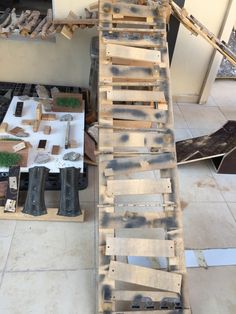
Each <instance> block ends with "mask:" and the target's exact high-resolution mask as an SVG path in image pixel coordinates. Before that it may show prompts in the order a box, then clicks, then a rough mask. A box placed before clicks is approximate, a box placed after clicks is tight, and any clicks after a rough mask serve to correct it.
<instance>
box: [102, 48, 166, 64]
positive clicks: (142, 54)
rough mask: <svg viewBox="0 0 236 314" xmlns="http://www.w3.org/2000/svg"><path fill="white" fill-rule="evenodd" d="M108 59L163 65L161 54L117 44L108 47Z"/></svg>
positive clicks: (156, 51)
mask: <svg viewBox="0 0 236 314" xmlns="http://www.w3.org/2000/svg"><path fill="white" fill-rule="evenodd" d="M106 56H107V58H121V59H131V60H136V61H144V62H150V63H153V64H158V63H161V52H160V51H158V50H149V49H145V48H134V47H127V46H121V45H115V44H107V45H106Z"/></svg>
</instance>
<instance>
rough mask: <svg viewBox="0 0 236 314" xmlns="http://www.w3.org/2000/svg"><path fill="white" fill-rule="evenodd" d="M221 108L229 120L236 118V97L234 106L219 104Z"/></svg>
mask: <svg viewBox="0 0 236 314" xmlns="http://www.w3.org/2000/svg"><path fill="white" fill-rule="evenodd" d="M235 88H236V86H235ZM235 97H236V96H235ZM219 108H220V110H221V112H222V113H223V115H224V116H225V118H226V119H227V120H236V98H235V105H234V106H219Z"/></svg>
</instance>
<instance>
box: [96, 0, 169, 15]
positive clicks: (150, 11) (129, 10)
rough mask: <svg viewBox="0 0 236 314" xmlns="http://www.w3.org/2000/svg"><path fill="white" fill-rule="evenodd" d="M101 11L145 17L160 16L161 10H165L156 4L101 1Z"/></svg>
mask: <svg viewBox="0 0 236 314" xmlns="http://www.w3.org/2000/svg"><path fill="white" fill-rule="evenodd" d="M108 10H109V11H108ZM102 11H103V12H105V13H112V14H115V15H116V16H117V15H119V16H132V17H145V18H147V17H153V18H157V17H158V16H160V13H161V12H162V13H163V12H165V10H163V8H161V6H158V5H157V4H156V5H153V6H146V5H137V4H133V3H128V4H126V3H124V2H122V3H119V2H118V3H114V4H111V3H110V2H108V1H107V2H104V3H103V6H102Z"/></svg>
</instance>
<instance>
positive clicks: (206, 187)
mask: <svg viewBox="0 0 236 314" xmlns="http://www.w3.org/2000/svg"><path fill="white" fill-rule="evenodd" d="M178 170H179V182H180V198H181V200H182V201H183V202H185V203H189V202H200V201H213V202H217V201H218V202H223V201H224V198H223V196H222V195H221V191H220V189H219V188H218V185H217V183H216V181H215V180H214V178H213V176H212V173H211V171H210V169H209V167H208V162H206V161H202V162H194V163H190V164H186V165H180V166H178Z"/></svg>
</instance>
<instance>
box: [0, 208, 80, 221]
mask: <svg viewBox="0 0 236 314" xmlns="http://www.w3.org/2000/svg"><path fill="white" fill-rule="evenodd" d="M47 211H48V213H47V215H42V216H31V215H27V214H24V213H22V208H17V210H16V212H15V213H5V212H4V207H0V220H23V221H56V222H83V221H84V217H85V211H82V215H80V216H78V217H64V216H58V215H57V212H58V208H48V209H47Z"/></svg>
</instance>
